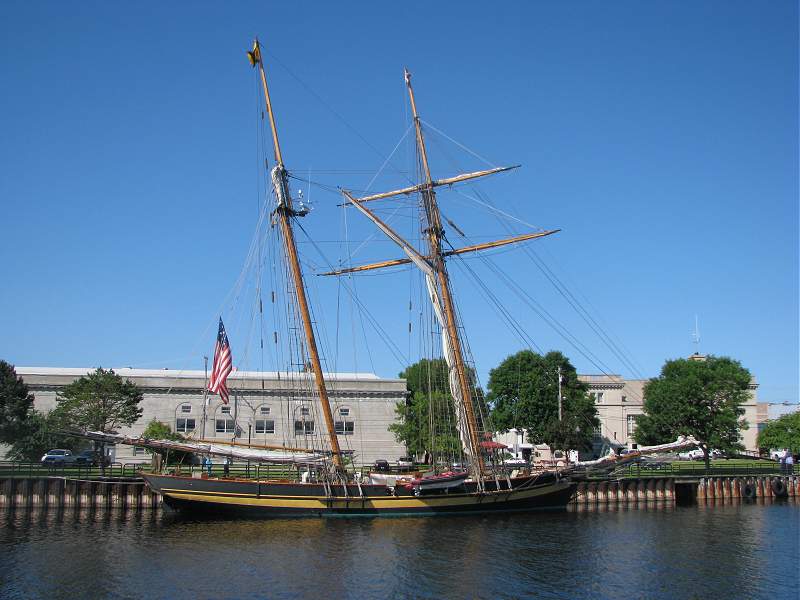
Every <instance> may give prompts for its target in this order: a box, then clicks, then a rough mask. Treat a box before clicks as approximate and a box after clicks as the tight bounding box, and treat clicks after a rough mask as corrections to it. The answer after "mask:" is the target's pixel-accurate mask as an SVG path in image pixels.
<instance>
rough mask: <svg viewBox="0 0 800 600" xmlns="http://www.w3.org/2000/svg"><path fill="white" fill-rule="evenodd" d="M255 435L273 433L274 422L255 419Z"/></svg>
mask: <svg viewBox="0 0 800 600" xmlns="http://www.w3.org/2000/svg"><path fill="white" fill-rule="evenodd" d="M256 433H275V421H272V420H267V419H256Z"/></svg>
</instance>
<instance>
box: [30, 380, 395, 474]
mask: <svg viewBox="0 0 800 600" xmlns="http://www.w3.org/2000/svg"><path fill="white" fill-rule="evenodd" d="M93 370H94V369H68V368H49V367H17V368H16V372H17V375H19V376H20V377H22V379H23V380H24V382H25V383H26V384H27V386H28V388H29V389H30V391H31V392H33V394H34V398H35V400H34V405H35V407H36V408H37V409H38V410H41V411H49V410H51V409H52V408H53V407H54V406H55V404H56V394H57V393H58V391H59V390H60V389H62V388H63V387H64V386H65V385H67V384H69V383H71V382H73V381H75V380H76V379H78V378H79V377H82V376H84V375H86V374H88V373H90V372H92V371H93ZM115 372H116V373H117V374H119V375H121V376H122V377H123V378H125V379H128V380H130V381H131V382H133V383H135V384H136V385H137V386H138V387H139V388H140V389H141V390H142V392H143V394H144V399H143V400H142V403H141V407H142V408H143V410H144V412H143V414H142V417H141V418H140V419H139V421H137V422H136V423H135V424H134V425H133V426H132V427H128V428H123V429H122V430H121V431H120V433H123V434H126V435H133V436H137V435H139V434H140V433H141V432H142V431H144V428H145V427H146V426H147V423H149V422H150V421H151V420H153V419H156V420H158V421H161V422H163V423H166V424H168V425H169V426H170V428H171V429H172V430H173V431H176V432H179V433H181V434H182V435H185V436H187V437H191V438H194V439H199V438H204V439H209V440H218V441H234V440H235V441H236V442H240V443H241V442H243V443H247V442H248V440H250V442H251V443H253V444H279V445H286V446H292V447H311V446H314V447H319V445H320V439H321V438H323V437H325V434H326V429H325V421H324V419H323V416H322V412H321V408H320V406H319V402H318V400H316V399H315V397H316V394H313V393H311V391H310V390H311V385H310V384H311V378H310V375H306V374H297V373H292V374H287V373H281V374H278V373H260V372H243V371H234V372H233V373H231V375H230V376H229V377H228V388H229V390H230V402H229V403H228V404H227V405H226V404H223V403H222V401H221V400H220V398H219V397H218V396H209V397H208V402H207V403H205V402H204V389H205V374H204V373H203V371H171V370H167V369H165V370H145V369H115ZM325 380H326V382H327V384H328V391H329V395H330V400H331V403H332V409H333V418H334V423H335V427H336V431H337V433H338V437H339V444H340V446H341V447H342V449H344V450H353V451H354V460H355V462H356V464H368V463H372V462H374V461H375V460H376V459H379V458H381V459H386V460H389V461H392V462H393V461H395V460H397V459H398V458H399V457H401V456H404V455H405V447H404V446H403V445H402V444H400V443H398V442H397V441H396V440H395V437H394V435H393V434H392V433H391V432H389V431H388V427H389V425H391V424H392V423H394V422H395V416H396V414H395V406H396V405H397V403H398V402H402V401H404V400H405V397H406V382H405V380H404V379H381V378H379V377H378V376H377V375H374V374H372V373H332V374H327V375H326V376H325ZM114 453H115V456H114V460H115V461H116V462H121V463H126V462H144V461H147V460H149V455H147V454H146V453H145V452H144V450H143V449H141V448H133V447H130V446H120V447H117V448H115V449H114Z"/></svg>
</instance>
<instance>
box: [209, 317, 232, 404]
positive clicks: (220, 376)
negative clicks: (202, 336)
mask: <svg viewBox="0 0 800 600" xmlns="http://www.w3.org/2000/svg"><path fill="white" fill-rule="evenodd" d="M232 369H233V358H232V357H231V345H230V344H229V343H228V334H227V333H225V326H224V325H223V324H222V317H220V319H219V333H218V334H217V345H216V346H215V347H214V364H213V366H212V367H211V377H210V378H209V379H208V391H209V392H211V393H212V394H219V397H220V398H221V399H222V401H223V402H224V403H225V404H227V403H228V395H229V394H228V386H227V384H226V381H227V379H228V375H230V372H231V370H232Z"/></svg>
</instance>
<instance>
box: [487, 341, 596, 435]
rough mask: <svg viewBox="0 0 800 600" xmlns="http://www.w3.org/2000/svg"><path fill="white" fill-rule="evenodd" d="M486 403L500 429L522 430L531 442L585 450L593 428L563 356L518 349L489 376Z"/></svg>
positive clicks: (585, 399)
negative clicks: (560, 397) (559, 401)
mask: <svg viewBox="0 0 800 600" xmlns="http://www.w3.org/2000/svg"><path fill="white" fill-rule="evenodd" d="M559 367H561V378H562V379H561V396H562V401H561V420H559V418H558V368H559ZM488 389H489V393H488V394H487V396H486V400H487V402H488V403H489V405H490V406H491V407H492V412H491V420H492V423H493V424H494V426H495V427H497V429H498V430H500V431H508V430H509V429H512V428H524V429H526V430H527V432H528V440H529V441H530V442H531V443H534V444H542V443H544V444H548V445H549V446H551V447H552V448H558V449H564V450H566V449H575V450H589V449H590V448H591V446H592V440H593V438H594V432H595V430H596V428H597V427H599V425H600V422H599V420H598V419H597V409H596V408H595V405H594V402H593V400H592V399H591V398H590V397H589V395H588V393H587V390H588V388H587V386H586V384H584V383H583V382H581V381H580V380H579V379H578V374H577V372H576V371H575V367H573V366H572V365H571V364H570V362H569V360H568V359H567V357H565V356H564V355H563V354H561V353H560V352H548V353H547V354H546V355H544V356H542V355H541V354H537V353H536V352H532V351H530V350H522V351H520V352H517V353H516V354H512V355H511V356H509V357H508V358H506V359H505V360H504V361H503V362H502V363H500V365H498V366H497V367H496V368H495V369H492V371H491V372H490V373H489V385H488Z"/></svg>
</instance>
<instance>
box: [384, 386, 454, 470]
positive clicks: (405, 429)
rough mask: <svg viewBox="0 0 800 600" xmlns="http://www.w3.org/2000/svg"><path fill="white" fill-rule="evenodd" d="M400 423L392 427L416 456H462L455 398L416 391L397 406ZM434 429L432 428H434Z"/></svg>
mask: <svg viewBox="0 0 800 600" xmlns="http://www.w3.org/2000/svg"><path fill="white" fill-rule="evenodd" d="M395 412H396V413H397V416H398V422H396V423H393V424H392V425H390V426H389V431H391V432H392V433H394V435H395V437H396V438H397V441H398V442H402V443H403V444H405V446H406V449H407V450H408V452H409V454H412V455H414V456H426V455H427V457H429V458H431V457H434V456H442V457H445V456H446V457H451V456H456V455H458V454H460V453H461V441H460V440H459V437H458V432H457V430H456V426H455V411H454V409H453V402H452V398H451V396H450V395H449V394H444V393H442V392H431V393H430V394H426V393H423V392H419V391H418V392H415V393H414V394H413V395H412V396H411V397H410V398H409V400H408V401H407V402H398V403H397V406H396V407H395ZM431 427H432V428H433V429H431Z"/></svg>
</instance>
